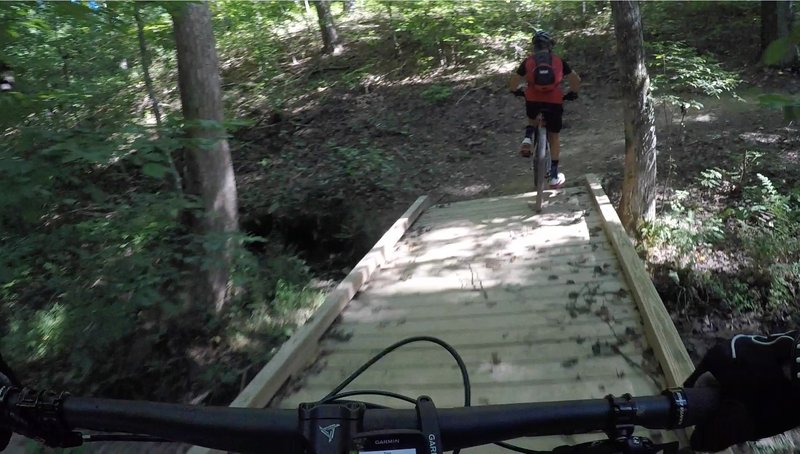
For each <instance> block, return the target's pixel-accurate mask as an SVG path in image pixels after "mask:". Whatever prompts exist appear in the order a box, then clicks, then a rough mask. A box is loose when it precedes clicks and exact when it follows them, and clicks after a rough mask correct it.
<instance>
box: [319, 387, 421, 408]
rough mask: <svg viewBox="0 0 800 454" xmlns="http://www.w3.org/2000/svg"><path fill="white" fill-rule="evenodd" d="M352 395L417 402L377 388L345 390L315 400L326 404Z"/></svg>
mask: <svg viewBox="0 0 800 454" xmlns="http://www.w3.org/2000/svg"><path fill="white" fill-rule="evenodd" d="M352 396H385V397H391V398H393V399H399V400H403V401H406V402H410V403H412V404H416V403H417V401H416V399H412V398H411V397H408V396H404V395H402V394H397V393H393V392H391V391H381V390H379V389H360V390H357V391H346V392H343V393H339V394H336V395H335V396H329V397H324V398H322V400H320V401H319V402H317V404H327V403H331V402H333V401H334V400H340V399H342V398H343V397H352ZM373 405H374V404H373ZM378 407H380V408H389V407H384V406H383V405H378Z"/></svg>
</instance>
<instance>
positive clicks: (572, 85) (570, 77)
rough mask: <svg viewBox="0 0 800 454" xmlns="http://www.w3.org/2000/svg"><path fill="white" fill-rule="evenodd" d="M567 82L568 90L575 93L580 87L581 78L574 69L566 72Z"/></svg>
mask: <svg viewBox="0 0 800 454" xmlns="http://www.w3.org/2000/svg"><path fill="white" fill-rule="evenodd" d="M567 82H568V83H569V91H574V92H575V93H577V92H578V90H580V89H581V78H580V76H578V73H576V72H575V71H572V72H571V73H569V74H567Z"/></svg>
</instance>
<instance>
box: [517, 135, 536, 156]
mask: <svg viewBox="0 0 800 454" xmlns="http://www.w3.org/2000/svg"><path fill="white" fill-rule="evenodd" d="M531 148H533V143H532V142H531V139H529V138H527V137H526V138H525V140H523V141H522V145H520V146H519V155H520V156H522V157H523V158H530V157H531Z"/></svg>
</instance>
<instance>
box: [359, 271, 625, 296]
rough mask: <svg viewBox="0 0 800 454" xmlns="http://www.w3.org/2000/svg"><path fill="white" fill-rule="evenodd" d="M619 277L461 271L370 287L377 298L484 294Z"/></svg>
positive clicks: (384, 279)
mask: <svg viewBox="0 0 800 454" xmlns="http://www.w3.org/2000/svg"><path fill="white" fill-rule="evenodd" d="M618 276H620V273H619V272H616V271H609V272H607V273H605V274H597V273H594V271H593V270H589V271H586V272H581V273H578V274H572V273H567V274H550V273H547V274H545V273H541V272H538V273H537V272H534V271H533V270H531V271H530V272H518V273H511V272H509V273H507V274H506V275H497V277H484V276H481V275H475V274H470V273H469V271H467V272H460V273H458V275H455V276H446V277H444V276H442V277H420V278H413V277H412V278H411V279H408V280H406V281H399V282H398V281H396V280H394V279H389V278H387V277H383V276H382V277H380V278H379V279H376V280H375V281H374V282H373V283H372V284H373V285H371V286H370V287H369V290H370V291H371V292H374V293H375V294H376V295H387V294H395V295H409V294H415V293H430V292H441V291H453V290H456V291H458V290H474V291H476V292H481V293H489V294H491V292H492V291H493V290H494V289H495V288H497V287H501V286H503V285H513V284H517V285H526V286H530V287H533V286H537V285H538V286H541V287H547V286H551V285H559V284H563V285H571V286H578V287H580V286H581V285H583V284H592V283H598V282H602V281H604V280H608V279H616V278H618ZM487 298H488V296H487Z"/></svg>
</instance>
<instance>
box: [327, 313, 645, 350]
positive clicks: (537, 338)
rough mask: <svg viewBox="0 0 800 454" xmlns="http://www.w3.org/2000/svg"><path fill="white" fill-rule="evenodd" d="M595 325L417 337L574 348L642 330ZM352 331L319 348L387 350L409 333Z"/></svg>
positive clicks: (335, 332) (338, 332)
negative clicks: (569, 343) (567, 344)
mask: <svg viewBox="0 0 800 454" xmlns="http://www.w3.org/2000/svg"><path fill="white" fill-rule="evenodd" d="M598 321H600V322H601V323H595V324H590V325H564V326H544V327H525V326H522V327H519V326H515V327H508V328H506V329H481V328H479V327H478V326H479V325H478V326H476V327H475V328H474V329H471V330H467V331H465V330H461V329H458V330H450V329H448V328H447V324H444V326H442V327H440V328H439V329H438V330H436V331H435V332H430V331H428V332H419V333H417V334H418V335H428V336H435V337H438V338H440V339H442V340H443V341H445V342H447V343H448V344H450V345H452V346H453V347H455V348H461V347H463V346H481V345H498V344H500V345H502V344H503V343H507V344H531V345H533V344H547V343H553V342H561V341H567V340H572V341H573V342H574V343H575V344H579V345H581V344H583V343H584V342H594V341H595V339H597V338H600V337H607V336H612V337H614V338H615V339H616V338H617V337H619V338H632V339H634V340H635V339H637V338H638V337H640V333H641V332H642V328H641V326H640V324H639V321H638V320H635V321H634V320H627V321H623V322H618V323H610V324H606V323H602V321H601V320H598ZM353 334H354V331H353V330H346V329H342V328H340V327H338V326H335V327H333V328H332V329H331V331H330V336H326V338H325V339H324V340H322V341H321V343H320V345H321V347H322V348H327V349H338V350H364V349H369V348H372V346H374V345H383V346H388V345H390V344H392V343H395V342H399V341H401V340H403V339H405V338H407V337H409V333H407V332H406V333H396V332H393V331H386V332H384V333H381V334H369V333H365V334H358V335H353Z"/></svg>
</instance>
